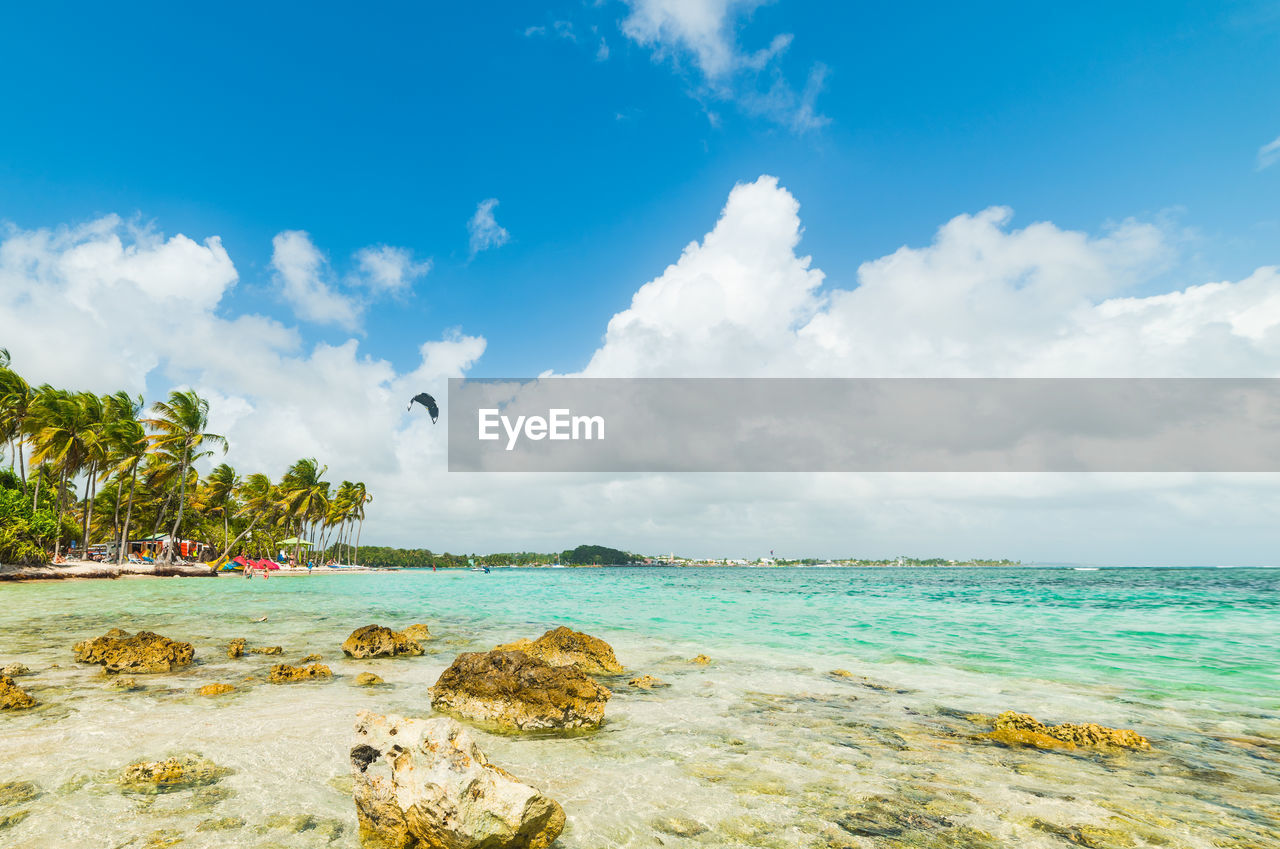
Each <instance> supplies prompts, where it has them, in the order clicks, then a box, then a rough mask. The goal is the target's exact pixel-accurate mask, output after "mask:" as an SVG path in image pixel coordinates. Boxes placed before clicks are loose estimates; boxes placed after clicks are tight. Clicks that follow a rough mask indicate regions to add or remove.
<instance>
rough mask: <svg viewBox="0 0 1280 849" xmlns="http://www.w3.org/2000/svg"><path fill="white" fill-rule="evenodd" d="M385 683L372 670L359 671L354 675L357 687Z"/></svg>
mask: <svg viewBox="0 0 1280 849" xmlns="http://www.w3.org/2000/svg"><path fill="white" fill-rule="evenodd" d="M385 683H386V682H385V681H383V680H382V679H381V678H379V677H378V676H377V675H374V674H373V673H372V672H361V673H360V674H359V675H357V676H356V685H357V686H359V687H376V686H377V685H379V684H385Z"/></svg>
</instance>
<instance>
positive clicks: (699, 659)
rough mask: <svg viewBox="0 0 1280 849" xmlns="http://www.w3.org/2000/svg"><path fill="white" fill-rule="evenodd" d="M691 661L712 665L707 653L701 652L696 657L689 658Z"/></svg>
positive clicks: (699, 664) (702, 664) (701, 664)
mask: <svg viewBox="0 0 1280 849" xmlns="http://www.w3.org/2000/svg"><path fill="white" fill-rule="evenodd" d="M689 662H690V663H696V664H697V665H698V666H710V665H711V658H709V657H707V656H706V655H705V654H700V655H697V656H695V657H691V658H689Z"/></svg>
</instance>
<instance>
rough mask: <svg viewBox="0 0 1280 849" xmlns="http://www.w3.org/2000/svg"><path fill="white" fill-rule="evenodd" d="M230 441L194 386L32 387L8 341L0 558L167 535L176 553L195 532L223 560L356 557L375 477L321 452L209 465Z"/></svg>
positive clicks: (26, 560)
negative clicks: (330, 473)
mask: <svg viewBox="0 0 1280 849" xmlns="http://www.w3.org/2000/svg"><path fill="white" fill-rule="evenodd" d="M228 447H229V446H228V443H227V439H226V437H224V436H222V435H221V434H217V433H214V432H212V431H211V430H210V427H209V402H208V401H207V400H206V399H204V398H201V397H200V396H199V395H198V394H197V393H196V392H195V391H193V390H189V389H187V390H174V391H172V392H170V393H169V396H168V398H166V399H165V400H162V401H157V402H155V403H153V404H151V405H150V406H149V407H148V406H147V405H146V403H145V402H144V400H143V398H142V397H141V396H134V395H130V394H129V393H127V392H116V393H114V394H111V395H97V394H95V393H92V392H83V391H70V390H67V389H62V388H58V387H54V386H50V385H48V384H42V385H39V386H33V385H31V384H30V383H28V382H27V381H26V380H25V379H24V378H23V377H22V376H21V375H20V374H19V373H18V372H17V371H16V370H15V369H14V368H13V366H12V364H11V362H10V358H9V353H8V351H6V350H4V349H2V348H0V462H3V463H4V464H5V468H3V469H0V563H18V564H32V563H40V562H46V561H48V560H49V559H55V560H56V559H58V558H60V557H62V556H63V555H64V554H65V553H66V552H67V551H69V550H72V549H75V550H77V551H79V552H85V551H87V550H89V548H90V546H92V545H96V544H106V550H107V551H109V552H111V554H112V556H113V557H114V559H116V560H117V561H119V562H123V561H124V560H125V559H126V557H127V556H128V552H129V548H130V547H129V546H127V545H124V544H123V542H124V541H126V540H127V541H138V540H151V541H157V542H158V543H159V544H160V546H161V547H160V551H159V559H160V560H161V561H166V562H169V561H172V560H174V559H175V558H177V557H178V556H179V555H180V554H181V550H180V549H179V548H178V546H176V545H174V544H172V543H171V542H170V541H173V540H182V541H188V542H194V543H196V545H195V546H194V549H195V550H189V551H188V552H187V553H188V555H189V556H192V555H194V554H195V553H196V551H198V552H199V553H200V554H201V555H202V556H203V557H204V558H205V559H207V560H211V561H220V560H223V559H225V558H228V557H235V556H237V555H240V554H243V555H247V556H250V557H275V556H276V554H277V553H278V552H280V551H281V550H286V549H287V550H288V551H289V552H290V553H291V554H292V555H293V556H294V557H295V558H296V559H297V560H298V562H307V559H308V558H316V559H318V558H319V557H320V556H324V557H327V558H333V559H338V560H341V561H343V562H348V563H353V562H358V558H359V556H360V552H359V547H360V535H361V529H362V528H363V525H364V518H365V508H366V505H368V504H369V503H370V502H371V501H372V500H373V497H372V496H371V495H370V494H369V492H368V490H367V488H366V487H365V485H364V483H362V482H353V481H342V482H341V483H339V484H337V485H336V486H335V485H333V484H331V483H330V482H329V481H327V480H325V473H326V472H327V467H326V466H323V465H321V464H320V463H319V462H318V461H317V460H316V459H314V458H302V459H300V460H298V461H297V462H295V463H293V464H292V465H291V466H290V467H289V468H288V469H287V470H286V471H285V472H284V474H283V475H282V476H281V477H280V479H279V480H277V481H273V480H272V479H271V478H270V477H269V476H268V475H266V474H264V473H262V472H253V473H250V474H241V473H240V472H237V471H236V470H235V469H234V468H232V467H231V466H229V465H228V464H226V463H218V464H217V465H214V466H213V467H212V468H211V469H210V470H209V471H208V472H207V473H205V474H203V475H202V474H201V471H200V469H201V467H202V465H203V466H207V465H208V463H211V462H213V460H212V458H214V457H217V456H220V455H221V454H224V453H226V451H227V450H228ZM205 461H208V463H206V462H205ZM312 552H314V553H312ZM322 552H323V555H321V553H322Z"/></svg>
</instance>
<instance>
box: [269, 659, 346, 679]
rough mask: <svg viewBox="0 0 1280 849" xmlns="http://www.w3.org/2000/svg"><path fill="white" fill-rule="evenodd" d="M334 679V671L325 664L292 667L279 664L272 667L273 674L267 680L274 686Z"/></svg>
mask: <svg viewBox="0 0 1280 849" xmlns="http://www.w3.org/2000/svg"><path fill="white" fill-rule="evenodd" d="M332 677H333V670H331V669H330V668H329V667H327V666H325V665H324V664H323V663H313V664H311V665H310V666H290V665H289V664H287V663H277V664H276V665H275V666H273V667H271V673H270V674H269V675H268V676H267V680H268V681H270V682H271V683H272V684H292V683H294V682H296V681H316V680H322V679H325V678H332Z"/></svg>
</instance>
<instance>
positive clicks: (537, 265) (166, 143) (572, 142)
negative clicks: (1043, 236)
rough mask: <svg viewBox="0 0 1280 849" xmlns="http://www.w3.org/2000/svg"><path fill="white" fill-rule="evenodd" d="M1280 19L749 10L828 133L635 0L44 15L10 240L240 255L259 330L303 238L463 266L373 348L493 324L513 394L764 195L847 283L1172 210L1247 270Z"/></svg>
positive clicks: (1079, 7)
mask: <svg viewBox="0 0 1280 849" xmlns="http://www.w3.org/2000/svg"><path fill="white" fill-rule="evenodd" d="M1277 8H1278V7H1277V5H1276V4H1274V3H1219V4H1203V3H1177V2H1159V3H1127V4H1115V3H1078V4H1071V5H1070V6H1058V7H1049V6H1043V5H1039V4H1037V5H1035V6H1033V7H1028V6H1027V5H1026V4H1023V3H976V4H966V5H965V6H963V7H955V6H954V5H952V4H935V5H932V6H930V5H928V4H924V5H916V6H910V5H902V4H869V3H834V4H833V3H817V2H802V1H801V0H780V2H777V3H772V4H766V5H762V6H759V7H758V8H755V9H754V10H745V11H744V10H739V12H738V13H737V15H736V16H735V17H732V18H731V20H730V24H729V26H730V27H731V29H732V31H733V34H734V37H735V38H736V43H737V44H738V45H739V47H740V49H741V50H742V51H744V52H750V51H755V50H760V49H763V48H766V47H767V46H768V45H769V44H770V42H771V41H772V39H773V38H774V37H775V36H777V35H778V34H782V33H787V34H792V35H793V39H792V41H791V43H790V45H789V46H788V47H787V49H786V51H785V53H783V54H782V55H781V56H780V57H779V58H778V59H777V60H776V61H774V62H772V63H771V64H770V66H769V68H768V69H767V70H765V71H764V72H763V73H761V74H760V75H759V77H758V79H754V80H746V81H743V82H742V83H741V86H742V87H743V88H744V89H746V90H754V91H763V90H766V89H767V88H768V86H769V85H771V84H772V80H773V79H774V78H775V76H776V77H780V78H782V79H785V80H786V81H787V84H788V85H789V86H791V87H792V88H793V89H794V90H797V91H799V90H800V89H802V88H803V86H804V84H805V82H806V80H807V79H808V75H809V74H810V73H811V71H812V70H813V69H814V67H815V66H816V65H821V66H823V67H825V68H826V69H827V73H826V77H825V80H824V82H823V85H822V88H821V91H820V92H819V93H818V94H817V97H816V99H815V101H814V103H815V109H816V112H817V113H818V114H819V115H820V116H821V117H823V118H825V119H827V121H828V122H827V123H825V125H824V126H821V127H817V128H815V129H811V130H808V131H801V132H797V131H795V130H793V129H792V128H789V127H787V126H784V125H783V124H781V123H780V122H779V120H777V119H775V118H771V117H770V116H767V115H759V114H752V111H751V110H750V109H749V108H744V106H743V105H742V104H741V102H740V98H739V97H738V96H737V95H730V96H727V97H720V96H716V95H712V94H708V93H706V92H705V91H701V93H700V90H702V89H704V88H705V76H704V75H703V74H702V72H701V71H700V69H699V67H698V63H697V60H696V58H694V57H693V56H692V55H691V54H690V53H688V52H685V51H682V50H681V49H679V48H678V47H677V48H670V49H668V50H667V51H666V53H667V55H666V56H665V57H664V58H656V57H655V49H654V48H653V47H652V46H647V45H642V44H638V43H636V42H635V41H634V40H633V39H630V38H628V37H627V36H626V35H624V34H623V32H622V30H621V28H620V24H621V22H622V21H623V20H624V18H625V16H626V14H627V12H628V9H627V7H626V6H625V5H624V4H623V3H619V2H614V3H601V4H599V5H596V4H592V3H582V2H568V3H559V4H556V3H552V4H548V5H547V6H546V8H545V9H541V10H540V9H537V8H535V7H534V6H533V4H528V3H500V4H485V6H484V8H481V7H480V6H478V5H476V4H470V5H468V4H420V3H412V4H410V3H405V4H385V5H381V6H379V7H378V8H374V9H361V10H359V11H358V12H357V11H355V10H354V9H353V8H352V7H351V6H350V5H349V4H332V3H329V4H307V5H306V6H300V5H290V4H265V5H264V4H254V5H252V6H250V5H231V6H227V7H220V8H219V9H217V10H213V9H209V8H205V7H200V8H191V9H185V8H181V9H180V8H175V7H174V6H173V5H172V4H136V5H132V6H131V7H130V9H129V11H127V12H122V11H121V10H120V9H118V8H107V7H97V8H87V7H81V8H78V9H76V10H75V11H74V13H72V12H70V11H69V10H68V9H66V8H64V7H58V6H50V5H47V4H22V5H21V6H15V7H11V8H9V9H8V10H7V11H6V13H5V25H4V27H3V31H2V32H0V73H2V74H3V76H4V78H5V79H7V80H9V81H10V84H9V85H8V86H6V87H7V89H8V94H7V95H6V98H5V99H6V101H7V106H6V107H5V109H4V115H5V117H4V118H3V132H0V216H2V217H3V218H4V219H5V220H8V221H11V222H14V223H16V224H18V225H19V226H22V227H38V226H50V225H53V224H57V223H60V222H74V221H80V220H85V219H88V218H91V217H93V216H95V215H97V214H100V213H105V212H116V213H120V214H123V215H126V216H129V215H138V216H141V218H142V219H144V220H149V221H153V222H154V223H155V225H156V226H157V227H158V228H159V229H161V230H163V231H164V232H166V233H174V232H182V233H186V234H188V235H190V236H192V237H193V238H199V237H203V236H204V235H207V234H210V233H217V234H220V235H221V237H222V239H223V242H224V244H225V245H226V247H227V250H228V251H229V252H230V253H231V255H232V256H233V257H235V258H236V263H237V267H238V269H239V271H240V277H241V284H240V286H239V287H238V288H237V290H236V292H235V293H234V295H233V300H230V301H228V304H227V306H228V307H230V308H233V309H242V308H250V307H251V308H253V309H255V310H261V311H266V312H269V313H277V312H280V313H282V312H283V311H284V308H283V307H282V306H281V305H279V304H276V303H273V301H272V298H271V296H270V294H269V293H268V292H267V291H266V289H267V283H268V278H269V271H268V262H269V259H270V251H271V238H272V236H273V235H274V234H275V233H277V232H280V231H282V230H287V229H300V230H305V231H307V232H309V233H310V234H311V236H312V238H313V239H314V241H315V243H316V245H317V246H318V247H320V249H321V250H323V251H324V252H326V253H327V254H328V255H329V256H330V257H331V258H332V259H333V260H334V262H335V264H336V265H337V266H338V267H339V268H341V267H342V266H343V263H344V262H345V261H346V259H347V258H348V257H349V256H350V255H351V254H352V253H353V252H354V251H355V250H357V249H358V248H359V247H361V246H363V245H367V244H371V243H388V244H393V245H402V246H406V247H408V248H411V249H412V250H413V252H414V253H415V255H416V256H419V257H422V258H431V259H432V261H433V263H434V267H433V269H432V271H431V273H430V274H428V275H427V276H426V277H425V278H423V279H422V280H420V281H419V282H418V284H417V286H416V287H415V291H414V292H413V293H412V295H411V296H409V297H407V298H405V299H404V300H403V301H402V302H400V303H397V304H396V305H394V308H385V309H383V310H375V311H374V312H372V313H371V315H370V319H369V321H368V324H367V334H368V335H367V338H366V340H365V341H364V345H366V346H367V350H368V351H369V352H371V353H374V354H376V355H379V356H383V357H387V358H389V359H390V360H391V361H392V362H394V363H397V364H398V365H405V364H408V363H410V362H411V361H412V360H413V358H414V357H415V355H416V347H417V345H418V343H419V342H420V341H421V339H422V337H423V336H424V335H434V334H436V333H437V332H438V331H439V330H440V328H443V327H449V326H460V327H464V328H466V330H467V331H468V332H476V333H481V334H483V335H484V336H485V337H486V338H487V339H488V340H489V347H488V350H487V352H486V354H485V356H484V358H483V360H482V361H481V363H480V364H479V370H480V371H481V372H483V373H485V374H496V375H501V374H524V373H529V372H537V371H541V370H542V369H544V368H554V369H557V370H561V371H568V370H574V369H577V368H580V367H581V366H582V365H583V364H584V362H585V359H586V357H587V356H589V354H590V352H591V351H592V350H593V349H594V347H595V346H596V345H597V344H598V342H599V338H600V335H601V332H602V328H603V326H604V324H605V322H606V321H607V320H608V318H609V316H611V315H612V314H613V313H614V312H616V311H617V310H619V309H621V308H623V307H625V306H626V303H627V301H628V299H629V298H630V295H631V293H632V292H633V291H634V289H635V288H636V286H637V285H638V284H639V283H640V282H643V281H644V280H647V279H649V278H651V277H653V276H655V275H656V274H658V273H659V272H660V271H661V270H662V268H663V267H664V266H665V265H666V264H667V263H668V262H670V261H672V260H673V259H674V255H673V254H674V251H675V250H678V248H679V247H680V246H682V245H683V244H685V243H686V242H688V241H690V240H692V239H696V238H698V237H700V236H701V234H702V233H704V232H705V231H706V230H707V228H708V226H709V222H711V221H713V220H714V217H715V215H716V212H717V210H718V209H719V207H720V205H721V204H722V203H723V198H724V194H725V193H726V192H727V190H728V188H729V187H731V186H732V185H733V184H734V183H735V182H736V181H744V180H751V179H754V178H755V177H756V176H758V175H759V174H762V173H769V174H773V175H776V176H778V177H779V178H780V179H781V181H782V182H783V184H784V185H786V186H787V187H788V188H789V189H790V190H791V192H792V193H793V194H794V195H795V196H796V197H797V199H798V200H799V201H800V203H801V205H802V209H803V210H804V216H803V217H804V220H805V234H804V242H803V245H802V249H803V250H804V251H806V252H808V253H810V254H812V255H813V256H814V259H815V263H816V264H817V265H819V266H820V267H822V268H823V269H824V271H826V273H827V275H828V281H829V282H835V283H840V284H843V285H849V284H850V283H851V281H852V278H853V275H854V272H855V270H856V268H857V265H858V264H859V263H861V262H863V261H865V260H868V259H874V258H876V257H878V256H881V255H883V254H885V253H888V252H890V251H892V250H893V249H895V248H897V247H898V246H900V245H902V244H919V243H922V242H925V241H927V240H928V239H929V238H930V235H931V233H932V232H933V230H934V229H935V228H936V227H937V226H938V225H939V224H940V223H941V222H943V221H945V220H947V219H949V218H950V217H952V216H953V215H956V214H959V213H963V212H975V211H978V210H980V209H982V208H984V207H987V206H989V205H992V204H1004V205H1008V206H1011V207H1012V208H1013V209H1014V210H1015V212H1016V216H1017V217H1016V219H1015V221H1016V222H1018V223H1021V224H1026V223H1029V222H1031V221H1033V220H1040V219H1049V220H1053V221H1054V222H1055V223H1057V224H1058V225H1060V226H1063V227H1069V228H1077V229H1083V230H1086V231H1093V230H1096V229H1097V228H1098V227H1099V226H1101V225H1102V224H1103V223H1104V222H1106V221H1108V220H1116V219H1123V218H1126V217H1129V216H1139V217H1153V216H1158V215H1169V216H1172V217H1174V218H1175V219H1176V220H1177V222H1178V223H1179V224H1180V225H1181V226H1184V227H1187V228H1192V229H1193V230H1194V231H1195V233H1196V237H1195V240H1194V242H1193V243H1192V244H1190V245H1188V246H1187V250H1188V251H1189V252H1190V253H1191V254H1193V255H1194V265H1195V267H1196V271H1197V272H1198V274H1199V276H1200V277H1202V278H1204V279H1213V278H1217V277H1233V276H1239V275H1241V274H1243V273H1245V272H1246V271H1247V270H1249V269H1251V268H1253V267H1255V266H1257V265H1261V264H1264V263H1266V262H1275V261H1276V258H1275V251H1274V249H1273V245H1274V244H1275V243H1276V242H1277V241H1280V167H1277V168H1274V169H1269V170H1263V171H1259V170H1257V168H1256V153H1257V151H1258V149H1259V148H1260V147H1261V146H1262V145H1264V144H1265V143H1267V142H1269V141H1270V140H1272V139H1274V138H1275V137H1276V136H1277V135H1280V49H1278V48H1280V12H1278V11H1277ZM557 22H561V24H560V27H559V28H557ZM537 27H543V28H545V30H546V32H545V33H541V34H540V33H538V32H537V31H536V29H532V28H537ZM570 27H571V29H570ZM565 35H571V36H572V37H571V38H569V37H565ZM601 43H604V44H605V45H607V50H608V57H607V58H606V59H603V61H601V60H600V59H599V58H598V56H597V53H598V51H599V46H600V44H601ZM734 85H739V83H734ZM709 113H712V114H709ZM713 116H714V117H713ZM491 197H492V198H497V199H498V200H499V205H498V206H497V208H496V210H495V214H496V217H497V220H498V222H499V223H500V224H501V226H502V227H504V228H505V229H506V230H507V231H508V233H509V234H510V240H509V242H508V243H507V244H505V245H504V246H502V247H501V248H499V249H495V250H491V251H487V252H484V253H482V254H480V255H479V256H476V257H474V258H471V257H470V256H469V251H468V236H467V230H466V222H467V220H468V219H469V218H470V216H471V215H472V213H473V212H474V209H475V206H476V204H477V203H479V202H480V201H482V200H484V199H486V198H491ZM1179 282H1181V283H1183V284H1184V285H1185V283H1187V282H1191V281H1186V280H1184V281H1179ZM309 332H310V333H315V334H320V335H321V336H326V337H328V336H332V337H334V338H336V337H337V335H340V334H336V335H335V334H334V333H333V331H332V329H328V328H314V329H312V330H310V331H309ZM531 352H536V358H531Z"/></svg>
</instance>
